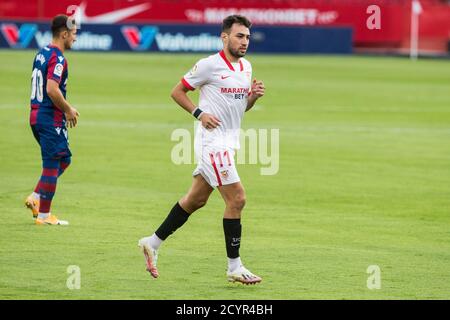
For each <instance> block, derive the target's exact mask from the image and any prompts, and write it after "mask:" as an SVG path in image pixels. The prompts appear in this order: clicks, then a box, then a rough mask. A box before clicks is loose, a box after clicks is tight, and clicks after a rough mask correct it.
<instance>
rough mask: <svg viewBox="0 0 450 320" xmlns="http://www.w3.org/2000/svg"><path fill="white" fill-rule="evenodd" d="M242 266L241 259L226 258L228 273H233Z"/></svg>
mask: <svg viewBox="0 0 450 320" xmlns="http://www.w3.org/2000/svg"><path fill="white" fill-rule="evenodd" d="M241 265H242V261H241V257H237V258H234V259H231V258H228V271H230V272H233V271H234V270H236V269H237V268H239V267H240V266H241Z"/></svg>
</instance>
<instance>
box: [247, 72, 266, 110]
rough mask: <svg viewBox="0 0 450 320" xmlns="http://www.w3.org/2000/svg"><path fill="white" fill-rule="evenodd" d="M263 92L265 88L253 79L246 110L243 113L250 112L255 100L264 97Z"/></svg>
mask: <svg viewBox="0 0 450 320" xmlns="http://www.w3.org/2000/svg"><path fill="white" fill-rule="evenodd" d="M265 90H266V88H265V87H264V83H263V82H262V81H261V80H256V79H253V82H252V89H251V91H250V95H249V97H248V100H247V108H246V109H245V112H247V111H248V110H250V109H251V108H252V107H253V106H254V105H255V102H256V100H258V99H259V98H261V97H262V96H263V95H264V92H265Z"/></svg>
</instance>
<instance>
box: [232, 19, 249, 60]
mask: <svg viewBox="0 0 450 320" xmlns="http://www.w3.org/2000/svg"><path fill="white" fill-rule="evenodd" d="M249 41H250V32H249V29H248V28H247V27H245V26H243V25H238V24H234V25H233V26H232V28H231V31H230V34H229V35H228V42H227V43H226V45H227V49H228V51H229V52H230V54H231V55H232V56H234V57H236V58H241V57H243V56H245V54H246V53H247V49H248V44H249Z"/></svg>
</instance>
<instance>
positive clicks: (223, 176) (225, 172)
mask: <svg viewBox="0 0 450 320" xmlns="http://www.w3.org/2000/svg"><path fill="white" fill-rule="evenodd" d="M220 175H221V176H222V179H224V180H227V179H228V170H223V171H220Z"/></svg>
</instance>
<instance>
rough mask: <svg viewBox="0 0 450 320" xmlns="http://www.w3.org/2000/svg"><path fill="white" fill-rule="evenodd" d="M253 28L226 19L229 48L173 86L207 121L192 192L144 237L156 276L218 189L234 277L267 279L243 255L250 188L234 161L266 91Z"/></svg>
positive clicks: (181, 102) (230, 274)
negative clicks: (166, 247)
mask: <svg viewBox="0 0 450 320" xmlns="http://www.w3.org/2000/svg"><path fill="white" fill-rule="evenodd" d="M250 27H251V23H250V21H249V20H248V19H247V18H245V17H243V16H238V15H233V16H229V17H227V18H225V19H224V20H223V25H222V33H221V38H222V41H223V45H224V46H223V50H222V51H220V52H219V53H217V54H215V55H212V56H209V57H207V58H204V59H201V60H200V61H198V62H197V64H195V66H194V67H193V68H192V69H191V70H190V71H189V72H188V73H187V74H186V75H185V76H184V77H183V78H182V79H181V81H180V82H179V83H178V84H177V85H176V86H175V88H174V89H173V91H172V98H173V99H174V100H175V101H176V102H177V103H178V104H179V105H180V106H181V107H182V108H183V109H184V110H186V111H187V112H189V113H191V114H192V115H193V116H194V117H195V118H197V119H198V120H200V121H201V125H200V126H198V130H197V133H196V137H195V154H196V157H197V160H198V166H197V168H196V169H195V170H194V172H193V177H194V178H193V183H192V186H191V188H190V190H189V191H188V192H187V194H186V195H185V196H184V197H182V198H181V199H180V200H179V201H178V202H177V203H176V204H175V206H174V207H173V208H172V210H171V211H170V213H169V215H168V216H167V218H166V219H165V221H164V222H163V223H162V224H161V226H160V227H159V228H158V229H157V230H156V231H155V233H153V234H152V235H151V236H150V237H145V238H142V239H141V240H139V242H138V245H139V246H140V248H141V250H142V251H143V253H144V257H145V259H146V264H147V270H148V271H149V272H150V274H151V275H152V276H153V277H154V278H156V277H158V275H159V274H158V270H157V268H156V260H157V250H158V249H159V246H160V245H161V243H162V242H163V241H164V240H166V238H167V237H168V236H169V235H171V234H172V233H173V232H175V230H177V229H178V228H180V227H181V226H182V225H183V224H184V223H185V222H186V221H187V220H188V218H189V216H190V215H191V214H192V213H193V212H195V211H196V210H198V209H199V208H201V207H203V206H204V205H205V204H206V202H207V201H208V198H209V196H210V194H211V193H212V191H213V190H214V188H217V189H218V190H219V192H220V194H221V196H222V198H223V199H224V201H225V205H226V207H225V212H224V216H223V230H224V234H225V245H226V252H227V257H228V271H227V278H228V281H230V282H241V283H244V284H255V283H258V282H261V277H259V276H257V275H255V274H253V273H252V272H250V271H249V270H248V269H247V268H246V267H245V266H244V264H243V263H242V261H241V258H240V255H239V248H240V241H241V230H242V227H241V212H242V209H243V208H244V205H245V191H244V188H243V186H242V183H241V182H240V178H239V175H238V173H237V170H236V166H235V163H234V154H235V149H238V148H239V129H240V126H241V120H242V118H243V115H244V113H245V112H246V111H248V110H250V109H251V108H252V107H253V105H254V104H255V102H256V100H257V99H258V98H260V97H262V96H263V95H264V91H265V88H264V84H263V83H262V81H256V80H253V82H252V80H251V79H252V66H251V64H250V62H248V61H247V60H246V59H244V56H245V54H246V52H247V48H248V45H249V41H250ZM196 88H199V90H200V96H199V104H198V106H196V105H195V104H194V103H193V102H192V101H191V99H190V98H189V97H188V95H187V93H188V92H189V91H192V90H195V89H196Z"/></svg>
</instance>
